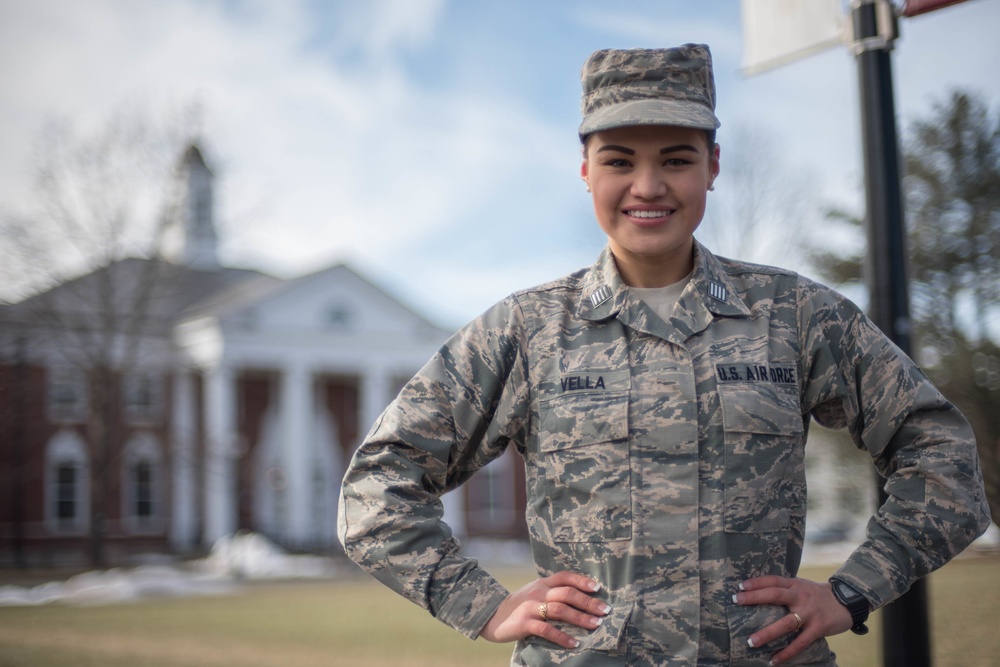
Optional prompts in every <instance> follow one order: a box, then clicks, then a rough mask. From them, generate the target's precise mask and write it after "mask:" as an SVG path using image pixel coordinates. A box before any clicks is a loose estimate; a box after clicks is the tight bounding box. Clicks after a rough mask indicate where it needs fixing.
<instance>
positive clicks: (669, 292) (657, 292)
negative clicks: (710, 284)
mask: <svg viewBox="0 0 1000 667" xmlns="http://www.w3.org/2000/svg"><path fill="white" fill-rule="evenodd" d="M693 273H694V271H692V272H691V273H689V274H687V275H686V276H684V278H682V279H681V280H679V281H677V282H676V283H673V284H672V285H665V286H663V287H629V288H628V289H629V292H631V293H632V294H634V295H635V296H637V297H639V298H640V299H642V300H643V301H644V302H645V303H646V305H647V306H649V307H650V308H652V309H653V312H654V313H656V314H657V315H659V316H660V319H662V320H663V321H664V322H666V321H667V320H669V319H670V316H671V315H673V312H674V308H675V307H676V306H677V302H678V301H680V298H681V294H682V293H683V292H684V288H685V287H687V284H688V283H689V282H691V275H692V274H693Z"/></svg>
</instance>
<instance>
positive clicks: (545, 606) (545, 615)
mask: <svg viewBox="0 0 1000 667" xmlns="http://www.w3.org/2000/svg"><path fill="white" fill-rule="evenodd" d="M538 615H539V616H541V617H542V620H543V621H547V620H549V603H548V602H543V603H542V604H540V605H538Z"/></svg>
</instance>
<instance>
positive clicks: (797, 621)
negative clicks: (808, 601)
mask: <svg viewBox="0 0 1000 667" xmlns="http://www.w3.org/2000/svg"><path fill="white" fill-rule="evenodd" d="M792 616H794V617H795V632H798V631H799V629H800V628H801V627H802V617H801V616H799V615H798V614H796V613H795V612H794V611H793V612H792Z"/></svg>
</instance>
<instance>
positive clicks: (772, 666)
mask: <svg viewBox="0 0 1000 667" xmlns="http://www.w3.org/2000/svg"><path fill="white" fill-rule="evenodd" d="M777 664H778V661H777V660H769V661H768V663H767V667H775V666H776V665H777Z"/></svg>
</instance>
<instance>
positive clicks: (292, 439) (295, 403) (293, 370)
mask: <svg viewBox="0 0 1000 667" xmlns="http://www.w3.org/2000/svg"><path fill="white" fill-rule="evenodd" d="M312 385H313V382H312V374H311V373H310V372H309V371H308V369H307V368H306V366H305V365H304V364H301V363H293V364H290V365H288V366H286V367H285V368H284V369H282V374H281V392H280V396H279V400H280V410H281V434H282V459H283V460H284V463H285V476H286V479H287V480H288V487H287V492H286V494H287V495H286V499H287V505H286V508H287V516H286V528H285V537H286V539H287V540H289V542H290V543H291V544H292V545H298V546H308V545H307V544H305V543H306V542H307V541H308V540H309V538H310V526H311V523H312V519H313V517H312V516H311V514H312V502H311V498H312V474H311V470H310V466H311V461H312V452H311V443H312V437H311V436H312V431H313V428H312V420H313V410H312V393H313V386H312Z"/></svg>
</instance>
